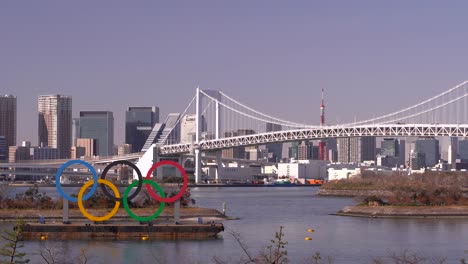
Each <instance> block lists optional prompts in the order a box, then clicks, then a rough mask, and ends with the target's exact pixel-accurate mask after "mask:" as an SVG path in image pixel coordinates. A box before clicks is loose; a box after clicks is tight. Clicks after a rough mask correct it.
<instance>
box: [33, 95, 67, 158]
mask: <svg viewBox="0 0 468 264" xmlns="http://www.w3.org/2000/svg"><path fill="white" fill-rule="evenodd" d="M71 126H72V98H71V97H70V96H64V95H41V96H39V146H42V147H46V146H47V147H50V148H57V150H58V158H61V159H66V158H69V157H70V148H71V136H72V133H71V130H72V129H71ZM51 156H54V155H51Z"/></svg>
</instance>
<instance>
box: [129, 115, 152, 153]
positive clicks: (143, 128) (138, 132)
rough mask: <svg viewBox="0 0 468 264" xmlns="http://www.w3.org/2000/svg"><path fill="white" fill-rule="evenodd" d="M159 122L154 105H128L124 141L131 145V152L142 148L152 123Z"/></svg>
mask: <svg viewBox="0 0 468 264" xmlns="http://www.w3.org/2000/svg"><path fill="white" fill-rule="evenodd" d="M156 123H159V108H158V107H156V106H148V107H146V106H141V107H129V108H128V109H127V111H126V112H125V143H126V144H131V145H132V152H139V151H141V150H142V148H143V145H144V144H145V142H146V140H147V139H148V136H149V135H150V133H151V130H152V129H153V127H154V125H155V124H156Z"/></svg>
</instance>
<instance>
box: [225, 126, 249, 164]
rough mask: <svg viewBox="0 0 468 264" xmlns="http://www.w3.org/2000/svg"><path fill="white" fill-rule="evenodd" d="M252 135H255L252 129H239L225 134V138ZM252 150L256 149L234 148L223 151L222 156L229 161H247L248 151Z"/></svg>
mask: <svg viewBox="0 0 468 264" xmlns="http://www.w3.org/2000/svg"><path fill="white" fill-rule="evenodd" d="M252 134H255V131H254V130H252V129H238V130H236V131H230V132H225V133H224V137H237V136H247V135H252ZM251 149H255V147H254V146H252V147H234V148H228V149H223V150H222V152H221V156H222V157H223V158H227V159H246V158H248V157H247V152H246V151H250V150H251Z"/></svg>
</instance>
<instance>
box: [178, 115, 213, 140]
mask: <svg viewBox="0 0 468 264" xmlns="http://www.w3.org/2000/svg"><path fill="white" fill-rule="evenodd" d="M195 121H196V115H185V116H184V117H182V120H181V125H180V143H182V144H184V143H192V142H195V130H196V122H195ZM206 130H207V123H206V119H205V117H204V116H201V132H202V133H203V132H206Z"/></svg>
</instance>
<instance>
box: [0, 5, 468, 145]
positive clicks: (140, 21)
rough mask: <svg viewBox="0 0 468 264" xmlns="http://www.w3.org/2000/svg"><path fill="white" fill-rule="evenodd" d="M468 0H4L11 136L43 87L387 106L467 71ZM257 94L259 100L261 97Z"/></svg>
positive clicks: (27, 135)
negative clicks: (12, 102) (13, 112)
mask: <svg viewBox="0 0 468 264" xmlns="http://www.w3.org/2000/svg"><path fill="white" fill-rule="evenodd" d="M467 8H468V2H464V1H450V2H438V1H424V2H407V1H392V2H375V1H353V2H345V1H326V2H325V1H324V2H318V1H294V2H289V1H288V2H285V1H255V2H252V1H236V2H219V1H196V2H191V1H171V2H163V1H139V2H125V1H99V2H95V1H80V2H57V1H40V2H39V1H38V2H36V1H27V2H25V1H3V2H1V3H0V34H1V36H2V42H1V43H0V56H1V58H2V60H1V61H0V91H1V93H4V94H13V95H15V96H17V107H18V115H17V118H18V124H17V128H18V129H17V143H18V144H19V143H20V142H21V141H22V140H29V141H31V142H32V143H33V144H37V137H38V136H37V130H38V121H37V118H38V110H37V106H38V104H37V99H38V96H39V95H44V94H64V95H70V96H72V98H73V117H78V113H79V111H92V110H102V111H112V112H113V114H114V118H115V125H114V131H115V142H114V143H115V144H116V145H118V144H121V143H123V141H124V134H125V129H124V121H125V120H124V119H125V110H126V109H127V107H129V106H158V107H159V109H160V120H161V121H164V119H165V117H166V115H167V114H168V113H172V112H182V111H183V110H184V108H185V107H186V105H187V104H188V102H189V101H190V99H191V98H192V97H193V95H194V93H195V88H196V87H197V86H200V88H202V89H220V90H223V91H224V92H225V93H226V94H228V95H230V96H232V97H233V98H235V99H237V100H239V101H241V102H243V103H245V104H247V105H249V106H252V107H254V108H258V109H261V110H262V111H263V112H265V113H268V114H270V115H273V116H277V117H280V118H283V119H288V120H291V121H297V122H307V123H310V124H318V122H319V106H320V91H321V89H322V88H324V89H325V93H326V118H327V123H328V124H336V123H339V122H346V121H352V120H354V119H355V118H356V119H364V118H368V117H372V116H374V115H378V114H384V113H386V112H390V111H393V110H397V109H400V108H402V107H405V106H408V105H411V104H414V103H416V102H419V101H421V100H423V99H425V98H428V97H432V96H433V95H435V94H436V93H439V92H442V91H444V90H446V89H448V88H450V87H452V86H454V85H456V84H458V83H461V82H463V81H465V80H466V79H468V76H467V73H466V72H467V71H466V66H465V65H464V64H463V58H464V57H465V56H464V55H463V54H466V47H467V46H468V33H467V32H466V29H465V24H466V20H467V19H466V14H465V10H467ZM259 98H261V100H259Z"/></svg>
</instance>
